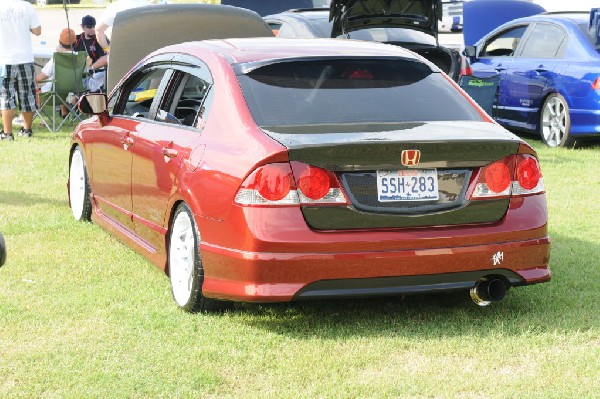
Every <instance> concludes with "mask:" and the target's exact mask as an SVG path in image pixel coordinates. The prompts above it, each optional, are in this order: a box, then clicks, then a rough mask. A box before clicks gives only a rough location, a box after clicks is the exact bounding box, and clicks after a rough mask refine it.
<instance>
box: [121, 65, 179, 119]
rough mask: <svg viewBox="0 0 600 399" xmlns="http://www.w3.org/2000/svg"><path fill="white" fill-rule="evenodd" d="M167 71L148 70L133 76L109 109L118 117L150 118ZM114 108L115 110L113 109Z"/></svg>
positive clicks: (160, 69)
mask: <svg viewBox="0 0 600 399" xmlns="http://www.w3.org/2000/svg"><path fill="white" fill-rule="evenodd" d="M166 72H167V69H164V68H159V69H146V70H145V71H143V72H141V73H138V74H137V75H134V76H131V77H130V78H129V81H128V82H126V83H125V84H124V85H123V88H122V90H121V91H120V94H119V96H118V97H117V96H115V97H114V102H113V101H111V104H109V108H112V112H113V113H114V114H116V115H125V116H132V117H136V118H138V117H139V118H148V117H149V114H150V108H151V105H152V103H153V102H154V97H155V96H156V93H157V91H158V87H159V85H160V83H161V81H162V78H163V76H164V75H165V73H166ZM113 107H114V108H113Z"/></svg>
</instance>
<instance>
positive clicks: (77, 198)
mask: <svg viewBox="0 0 600 399" xmlns="http://www.w3.org/2000/svg"><path fill="white" fill-rule="evenodd" d="M90 195H91V189H90V182H89V180H88V174H87V167H86V164H85V158H84V156H83V151H81V148H80V147H79V146H76V147H75V149H74V150H73V152H72V153H71V160H70V162H69V203H70V205H71V212H72V213H73V217H74V218H75V220H78V221H87V222H89V221H90V220H91V217H92V200H91V198H90Z"/></svg>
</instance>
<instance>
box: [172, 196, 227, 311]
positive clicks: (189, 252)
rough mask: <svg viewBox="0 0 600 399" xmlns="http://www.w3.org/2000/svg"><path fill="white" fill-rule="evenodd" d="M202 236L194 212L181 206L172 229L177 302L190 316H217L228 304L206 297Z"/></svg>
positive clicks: (173, 267) (173, 221)
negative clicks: (201, 251)
mask: <svg viewBox="0 0 600 399" xmlns="http://www.w3.org/2000/svg"><path fill="white" fill-rule="evenodd" d="M199 243H200V233H199V231H198V227H197V226H196V222H195V220H194V215H193V214H192V211H191V210H190V208H189V207H188V206H187V204H185V203H181V204H179V205H178V206H177V208H176V210H175V213H174V214H173V219H172V221H171V226H170V229H169V246H168V264H169V280H170V282H171V293H172V294H173V300H174V301H175V303H176V304H177V306H179V307H180V308H181V309H183V310H185V311H186V312H190V313H196V312H215V311H220V310H223V309H224V306H225V304H226V302H223V301H218V300H214V299H210V298H206V297H205V296H203V295H202V283H203V282H204V269H203V268H202V259H201V257H200V252H199V250H198V248H199Z"/></svg>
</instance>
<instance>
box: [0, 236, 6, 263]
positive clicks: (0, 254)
mask: <svg viewBox="0 0 600 399" xmlns="http://www.w3.org/2000/svg"><path fill="white" fill-rule="evenodd" d="M4 262H6V242H4V236H3V235H2V234H0V267H2V265H3V264H4Z"/></svg>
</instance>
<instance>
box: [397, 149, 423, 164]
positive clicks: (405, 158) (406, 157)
mask: <svg viewBox="0 0 600 399" xmlns="http://www.w3.org/2000/svg"><path fill="white" fill-rule="evenodd" d="M419 160H421V151H419V150H403V151H402V165H404V166H413V165H418V164H419Z"/></svg>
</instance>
